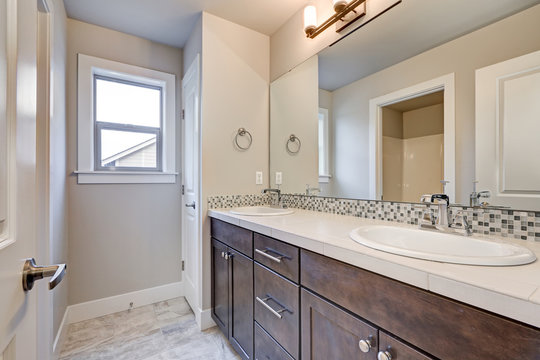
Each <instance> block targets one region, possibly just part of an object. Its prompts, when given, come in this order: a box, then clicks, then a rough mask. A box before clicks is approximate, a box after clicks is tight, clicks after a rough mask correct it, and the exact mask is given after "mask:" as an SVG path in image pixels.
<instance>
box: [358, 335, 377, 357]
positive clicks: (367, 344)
mask: <svg viewBox="0 0 540 360" xmlns="http://www.w3.org/2000/svg"><path fill="white" fill-rule="evenodd" d="M373 345H375V342H374V341H373V336H371V335H370V336H369V338H367V339H362V340H360V341H359V342H358V347H359V348H360V351H362V352H363V353H368V352H369V351H370V350H371V348H372V347H373Z"/></svg>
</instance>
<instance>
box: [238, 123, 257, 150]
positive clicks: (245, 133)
mask: <svg viewBox="0 0 540 360" xmlns="http://www.w3.org/2000/svg"><path fill="white" fill-rule="evenodd" d="M239 136H245V137H247V139H248V144H247V146H241V145H240V144H239V143H238V137H239ZM234 142H235V144H236V146H238V148H239V149H241V150H247V149H249V148H250V147H251V143H252V142H253V137H252V136H251V134H250V132H249V131H247V130H246V129H244V128H240V129H238V132H237V133H236V136H235V137H234Z"/></svg>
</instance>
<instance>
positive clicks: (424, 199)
mask: <svg viewBox="0 0 540 360" xmlns="http://www.w3.org/2000/svg"><path fill="white" fill-rule="evenodd" d="M420 202H422V203H426V202H431V194H424V195H422V196H420Z"/></svg>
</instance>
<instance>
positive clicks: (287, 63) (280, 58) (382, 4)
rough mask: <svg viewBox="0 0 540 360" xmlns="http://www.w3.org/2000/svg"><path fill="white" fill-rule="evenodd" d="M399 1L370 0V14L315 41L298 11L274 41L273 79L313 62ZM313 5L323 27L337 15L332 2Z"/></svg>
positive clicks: (325, 0) (322, 0)
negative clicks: (319, 55)
mask: <svg viewBox="0 0 540 360" xmlns="http://www.w3.org/2000/svg"><path fill="white" fill-rule="evenodd" d="M398 2H399V1H398V0H377V1H366V15H365V16H364V17H363V18H362V19H359V20H358V21H356V22H355V23H354V25H351V26H349V27H347V28H346V29H345V30H343V31H342V32H341V33H336V32H335V31H330V30H327V31H324V32H323V33H321V34H320V35H318V36H317V37H316V38H314V39H309V38H307V37H306V34H305V33H304V31H303V28H304V9H303V8H302V9H300V10H299V11H298V12H296V13H295V14H294V15H293V16H292V17H291V18H290V19H289V20H287V22H286V23H285V24H283V25H282V26H281V27H280V28H279V30H278V31H276V32H275V33H274V34H272V37H271V39H270V56H271V59H270V79H271V80H276V79H277V78H278V77H280V76H281V75H283V74H285V73H286V72H287V71H289V70H291V69H292V68H293V67H295V66H296V65H298V64H300V63H302V62H303V61H305V60H307V59H309V58H310V57H311V56H313V55H315V54H317V53H318V52H319V51H321V50H322V49H324V48H325V47H327V46H329V45H331V44H332V43H334V42H335V41H337V40H339V39H340V38H342V37H343V36H345V35H347V34H348V33H350V32H352V31H354V30H355V29H357V28H358V27H360V26H362V25H363V24H365V23H367V22H369V21H371V20H372V19H373V18H375V17H377V16H378V15H379V14H381V13H382V12H383V11H385V10H386V9H388V8H390V7H392V6H393V5H395V4H396V3H398ZM310 5H315V7H316V8H317V23H318V24H321V23H323V22H324V21H325V20H326V19H328V18H329V17H330V16H331V15H332V14H334V9H333V8H332V2H331V1H328V0H313V1H311V2H310Z"/></svg>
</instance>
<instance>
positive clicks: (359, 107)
mask: <svg viewBox="0 0 540 360" xmlns="http://www.w3.org/2000/svg"><path fill="white" fill-rule="evenodd" d="M482 1H483V0H482ZM482 1H481V2H482ZM467 4H468V5H467ZM467 4H466V3H465V2H456V3H453V4H452V5H451V6H450V7H451V8H452V11H454V10H456V11H457V10H459V9H458V8H459V7H463V9H464V8H467V11H466V13H467V14H466V15H465V16H466V17H467V20H466V22H467V23H468V25H467V29H468V30H466V29H465V28H464V27H463V26H464V23H463V21H465V19H464V18H463V17H462V18H459V21H462V23H461V25H459V26H458V25H457V22H459V21H457V19H458V18H456V23H454V22H453V21H454V20H448V21H449V22H451V24H450V23H448V27H447V28H446V30H445V31H443V29H442V28H441V27H436V28H435V27H434V26H433V25H434V22H432V23H430V24H428V23H427V22H426V23H423V22H422V21H423V20H422V21H420V22H421V23H419V24H418V27H415V28H414V29H413V28H410V27H405V28H400V26H401V25H402V24H403V21H404V19H406V18H408V17H410V20H411V21H413V20H414V19H417V14H416V15H415V14H412V12H409V11H411V9H412V8H414V7H415V6H417V5H419V4H418V3H417V2H414V1H413V2H403V3H402V4H401V6H400V7H396V8H395V9H394V10H393V11H391V12H388V13H387V14H385V16H382V17H380V18H378V19H377V20H376V21H373V22H372V23H370V24H368V25H366V26H365V27H363V28H362V29H360V30H359V31H356V32H354V33H352V34H350V35H349V36H348V37H346V38H345V39H343V40H341V41H339V42H338V43H336V44H334V45H333V46H331V47H329V48H326V49H324V50H323V51H321V52H320V53H319V54H318V59H317V61H318V74H313V76H314V79H315V78H318V79H317V83H318V85H315V86H318V91H319V94H318V95H319V96H318V104H317V105H314V104H313V100H310V102H304V101H303V100H302V101H297V102H295V101H294V100H293V99H291V98H290V97H292V96H295V93H294V92H293V91H289V92H288V98H287V101H288V103H289V104H291V103H294V104H295V105H296V106H297V107H298V106H300V107H302V108H304V109H309V111H310V113H311V114H312V115H311V116H313V119H312V120H311V122H310V123H311V124H312V125H311V126H313V128H314V130H311V131H312V132H311V134H312V136H317V135H318V133H319V129H325V127H324V124H322V125H320V126H319V121H318V118H317V116H316V115H313V113H314V112H315V111H316V110H314V109H317V108H320V110H319V111H318V112H319V114H320V115H319V118H324V117H325V116H326V115H324V114H327V116H326V119H327V120H326V124H327V129H326V130H325V131H326V134H323V135H324V136H321V137H320V138H321V141H320V143H321V144H320V147H319V146H318V145H319V140H318V139H317V144H316V145H315V144H314V145H312V146H311V147H310V150H309V151H310V152H313V156H312V158H311V159H310V161H306V162H299V163H298V164H296V165H294V166H291V167H290V168H288V169H287V174H285V173H284V174H283V186H282V190H283V191H284V192H290V193H304V194H305V193H306V184H308V183H309V184H310V187H313V188H320V190H321V191H320V193H319V192H318V191H316V190H314V191H311V192H310V194H316V193H317V194H319V195H322V196H331V197H339V198H355V199H381V197H380V196H378V195H377V191H376V188H377V185H376V181H375V182H374V181H373V179H374V178H375V179H376V178H377V177H375V176H374V174H376V173H377V171H378V169H377V166H378V165H377V163H376V162H375V161H374V159H376V157H375V156H374V155H373V152H374V149H376V147H375V146H374V145H373V144H372V140H371V138H372V136H371V133H370V128H371V127H370V121H371V120H370V119H371V112H370V111H371V109H370V101H372V100H373V99H377V98H380V97H382V96H384V95H385V94H391V93H394V92H398V91H400V90H402V89H407V88H410V87H413V86H415V85H417V84H422V83H425V82H429V81H431V80H433V79H438V78H441V77H444V76H447V75H450V74H453V77H454V87H453V88H452V89H451V90H450V91H448V93H451V94H452V95H453V97H454V104H453V105H452V106H451V109H449V111H450V112H451V113H452V117H453V118H454V119H455V123H454V140H453V141H450V142H449V141H447V136H448V134H447V131H446V127H447V125H448V124H447V116H446V113H445V116H444V120H443V126H444V128H445V131H444V135H443V136H444V142H443V144H444V147H445V148H447V147H452V146H453V147H454V148H453V149H452V150H450V151H446V150H445V151H444V160H443V163H442V165H437V166H436V165H433V166H432V167H433V168H435V170H434V171H433V173H430V175H428V174H427V173H425V172H424V170H422V169H420V170H417V171H416V172H417V173H420V175H421V176H422V178H423V179H425V178H432V181H430V185H426V184H420V183H418V182H417V181H415V182H414V183H415V184H417V185H418V188H417V189H416V190H415V192H414V194H407V195H406V196H405V197H403V194H394V195H395V196H391V195H389V194H387V193H385V194H384V197H383V198H384V199H385V200H386V199H390V200H395V201H398V199H399V198H400V196H401V200H404V201H411V202H413V201H419V199H415V197H416V196H418V194H419V193H431V192H438V191H441V190H442V189H441V187H440V184H438V183H436V182H435V179H436V180H437V181H440V180H442V179H445V180H450V179H449V178H450V177H453V179H452V180H451V181H452V182H451V183H450V184H448V187H447V193H449V194H450V192H452V191H454V193H453V194H452V195H451V196H450V198H451V202H452V203H458V204H463V205H469V204H470V196H471V193H473V182H474V181H475V180H477V179H476V173H475V171H476V167H477V165H478V160H477V159H475V146H476V145H475V132H476V137H478V136H488V135H489V134H488V132H486V131H485V130H484V129H476V130H475V117H476V115H475V91H476V87H475V71H476V70H477V69H481V68H483V67H486V66H489V65H492V64H495V63H498V62H501V61H505V60H509V59H512V58H515V57H519V56H522V55H524V54H528V53H531V52H534V51H538V50H539V49H540V22H538V20H537V19H538V18H540V5H535V3H533V2H526V1H524V2H522V3H520V4H518V3H517V2H510V1H507V2H505V3H504V4H501V7H500V9H498V10H497V11H499V10H500V11H501V12H500V13H499V16H502V17H504V16H508V17H507V18H503V19H502V20H499V21H496V20H497V19H498V18H497V17H490V16H491V15H493V14H491V15H489V14H487V13H485V11H484V10H485V8H484V10H481V9H480V8H478V9H476V6H477V4H476V3H475V5H474V6H475V8H474V9H473V8H468V6H469V5H470V4H471V3H470V2H467ZM536 4H537V3H536ZM423 5H424V6H427V7H424V8H423V10H422V11H428V12H430V15H429V16H431V19H435V18H438V17H439V16H443V15H442V14H441V13H440V11H441V10H440V9H439V8H437V7H436V6H431V4H427V3H424V4H423ZM532 5H534V6H532ZM478 6H480V5H478ZM484 6H487V5H484ZM454 7H456V9H454ZM463 9H462V10H463ZM523 9H525V10H523ZM446 10H448V9H446ZM520 10H523V11H521V12H518V13H515V12H516V11H520ZM505 11H506V12H505ZM512 14H513V15H512ZM499 18H501V17H499ZM446 19H448V18H447V17H446ZM415 21H416V20H415ZM494 21H496V22H494ZM487 24H489V25H487ZM480 25H487V26H485V27H483V28H481V29H479V30H475V31H473V30H474V29H478V26H480ZM454 26H455V27H454ZM450 28H453V29H450ZM458 28H459V29H460V31H459V32H457V31H456V29H458ZM531 29H534V31H531ZM391 30H392V31H391ZM466 31H472V32H470V33H468V34H466V35H462V36H460V34H463V33H464V32H466ZM427 34H429V35H430V36H427ZM452 34H453V36H454V39H453V40H452V41H449V40H450V39H452V38H451V36H452ZM449 36H450V38H449ZM456 36H460V37H457V38H456ZM428 38H429V41H431V43H429V44H430V45H428V46H425V45H427V44H428ZM435 39H438V40H437V41H434V40H435ZM515 39H519V41H516V40H515ZM445 41H448V42H445ZM421 42H424V43H423V44H424V45H422V46H419V43H421ZM439 44H442V45H439ZM414 49H415V50H414ZM426 49H430V50H428V51H425V50H426ZM413 50H414V51H416V53H413ZM405 55H407V56H405ZM310 60H312V62H315V60H314V58H312V59H310ZM304 64H305V63H304ZM304 64H302V65H300V66H303V65H304ZM296 70H297V68H294V69H293V70H291V71H290V72H289V73H287V74H286V75H284V78H285V77H288V78H289V79H291V78H292V76H291V74H294V73H295V71H296ZM280 81H282V78H280V79H278V80H276V82H280ZM272 86H274V84H272ZM287 86H288V87H289V88H290V89H294V85H293V84H290V83H289V84H288V85H287ZM445 90H446V88H445ZM310 94H313V92H310ZM446 95H447V91H445V92H444V96H445V97H446ZM276 102H279V100H278V98H276V97H274V92H272V94H271V108H272V109H275V108H276V107H279V105H278V104H277V103H276ZM383 105H385V104H383ZM443 106H444V107H445V108H446V106H448V104H447V102H446V101H445V102H444V104H443ZM382 107H384V106H382ZM274 115H275V112H273V113H271V118H270V127H271V137H272V138H271V149H270V163H271V171H270V177H271V179H270V180H271V183H272V184H273V185H274V184H275V181H274V177H275V171H276V169H277V167H276V164H279V163H280V161H282V159H281V158H280V157H281V156H283V150H281V149H282V148H283V142H284V141H285V139H284V136H287V135H288V134H290V133H292V132H294V133H296V132H299V131H300V130H296V129H298V127H295V119H296V116H290V117H288V120H287V122H286V126H288V127H291V128H290V129H289V131H285V130H283V129H282V130H280V131H281V132H282V134H281V135H280V136H281V138H280V139H276V138H274V136H275V134H276V131H275V130H274V126H275V124H279V126H281V127H283V126H284V124H285V122H283V121H282V120H277V121H276V119H275V116H274ZM282 118H284V116H282ZM431 125H432V124H431ZM294 127H295V128H294ZM292 128H294V130H293V129H292ZM302 131H306V129H303V130H302ZM423 131H425V132H426V133H425V134H426V136H437V135H439V136H440V134H436V133H433V131H435V130H428V129H424V130H423ZM523 131H525V133H527V130H523ZM427 133H429V134H430V135H427ZM325 136H326V137H327V140H326V142H325V141H324V139H325ZM381 137H382V128H381ZM493 138H494V139H495V137H493ZM406 140H407V139H401V141H403V142H406ZM432 145H433V144H432ZM275 146H278V147H279V148H281V149H276V148H274V147H275ZM432 147H433V149H434V148H435V147H436V146H435V145H433V146H432ZM381 148H382V142H381ZM319 149H320V151H321V152H325V154H324V156H323V157H322V158H321V159H320V161H319V162H318V161H316V160H314V159H315V158H319ZM325 149H327V150H325ZM303 150H304V141H303V139H302V151H303ZM307 151H308V150H307V149H306V152H307ZM280 152H281V153H280ZM426 155H427V152H426ZM430 155H433V157H435V158H436V157H437V156H439V157H440V148H439V151H436V150H431V152H430ZM447 157H450V159H451V160H450V161H448V160H447V159H448V158H447ZM325 159H326V163H325ZM452 163H453V164H454V170H453V174H452V171H451V170H449V171H447V166H449V165H450V164H452ZM516 164H517V163H515V162H513V165H516ZM475 165H476V166H475ZM309 166H311V168H309V169H308V167H309ZM396 166H397V169H396V168H394V169H393V170H394V172H397V173H402V174H404V170H400V165H396ZM440 166H443V167H444V168H445V170H444V177H442V176H440ZM320 168H322V170H321V169H320ZM382 168H383V165H382V161H381V166H380V173H381V174H382V173H383V169H382ZM430 168H431V166H430ZM325 169H326V171H327V173H326V171H325ZM304 171H306V172H304ZM389 171H390V172H392V169H387V170H386V173H388V172H389ZM308 173H309V175H308ZM317 175H320V176H317ZM393 176H397V175H393ZM315 178H318V183H317V180H315ZM293 179H299V181H296V182H295V181H294V180H293ZM380 179H381V180H382V179H383V177H382V176H380ZM399 182H400V180H399V179H398V181H397V182H396V183H399ZM401 183H403V179H402V180H401ZM411 183H412V182H411ZM396 186H397V184H396ZM409 186H411V185H409ZM452 187H453V188H454V190H452ZM380 188H381V194H382V188H383V186H382V185H381V186H380ZM477 190H478V191H481V190H486V189H483V188H482V187H481V186H479V187H478V189H477ZM396 192H398V193H399V191H397V190H396ZM379 195H380V194H379ZM482 201H483V202H484V201H487V202H489V203H490V204H491V205H497V202H496V201H495V199H482ZM505 205H507V206H512V207H514V208H518V207H519V205H517V204H516V205H515V206H514V205H511V204H505ZM527 209H532V210H540V201H536V202H533V203H530V204H529V205H528V206H527Z"/></svg>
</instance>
